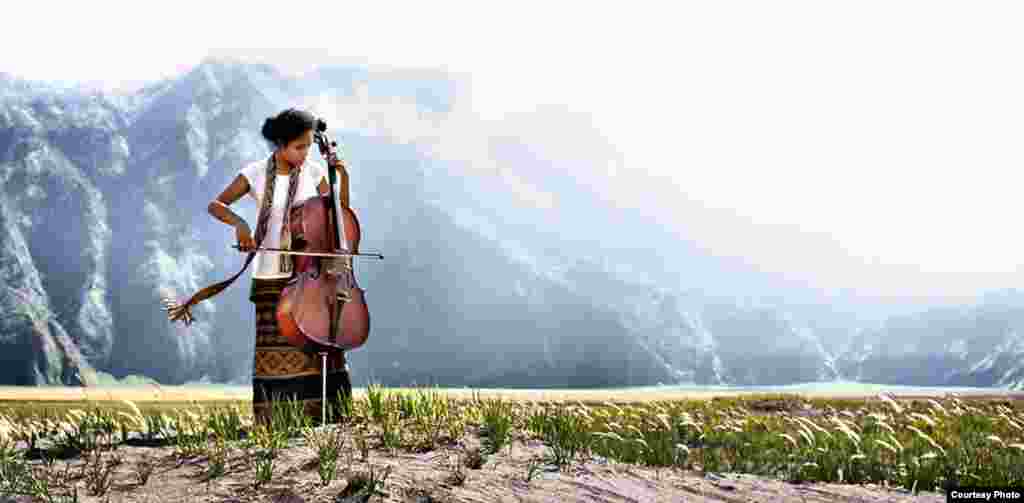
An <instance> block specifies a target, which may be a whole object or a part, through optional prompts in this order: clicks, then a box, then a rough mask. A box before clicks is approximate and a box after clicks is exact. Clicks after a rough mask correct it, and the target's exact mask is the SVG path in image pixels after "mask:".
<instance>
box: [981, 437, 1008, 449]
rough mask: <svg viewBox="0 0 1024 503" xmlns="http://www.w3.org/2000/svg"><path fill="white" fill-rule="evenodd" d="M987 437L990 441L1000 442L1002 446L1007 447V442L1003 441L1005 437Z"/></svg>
mask: <svg viewBox="0 0 1024 503" xmlns="http://www.w3.org/2000/svg"><path fill="white" fill-rule="evenodd" d="M985 439H986V440H988V441H990V442H994V443H997V444H999V446H1000V447H1003V448H1006V442H1003V439H1001V438H999V437H997V436H995V435H989V436H987V437H985Z"/></svg>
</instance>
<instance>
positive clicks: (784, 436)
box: [778, 433, 799, 448]
mask: <svg viewBox="0 0 1024 503" xmlns="http://www.w3.org/2000/svg"><path fill="white" fill-rule="evenodd" d="M778 435H779V436H780V437H782V438H784V439H786V440H787V441H789V443H790V444H792V445H793V447H794V448H797V447H799V445H798V444H797V442H796V439H795V438H793V436H792V435H790V434H789V433H779V434H778Z"/></svg>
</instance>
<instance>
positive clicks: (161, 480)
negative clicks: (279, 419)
mask: <svg viewBox="0 0 1024 503" xmlns="http://www.w3.org/2000/svg"><path fill="white" fill-rule="evenodd" d="M29 390H31V397H27V396H25V394H26V393H25V392H27V391H29ZM83 391H84V393H87V394H88V396H87V397H88V398H91V399H93V400H104V399H111V400H121V399H126V398H127V399H129V400H146V399H152V397H153V392H154V390H148V391H147V390H142V391H139V392H137V393H138V394H137V396H136V395H134V394H132V393H121V392H117V393H112V392H111V393H109V394H108V392H106V391H97V390H88V389H85V390H82V389H77V390H76V389H70V390H64V389H60V388H55V389H53V390H48V391H47V392H46V393H42V392H40V391H39V389H38V388H35V389H32V388H28V389H25V388H22V389H21V390H19V392H18V393H13V392H11V391H10V390H9V389H8V388H4V389H2V390H0V399H5V398H6V399H11V398H14V396H12V395H20V396H18V397H17V398H18V399H36V400H60V399H82V398H83V397H82V396H78V397H77V398H76V397H75V394H76V393H79V394H81V393H83ZM90 391H91V393H90ZM449 391H450V390H445V392H446V393H448V392H449ZM451 391H454V392H453V393H452V394H455V395H459V394H460V393H462V392H463V390H451ZM497 391H498V392H497V393H496V394H491V393H490V392H488V393H480V395H481V396H484V397H489V396H491V397H493V396H504V397H508V398H515V399H519V400H538V401H546V400H568V401H574V400H581V401H584V402H587V401H591V400H594V401H603V400H608V401H613V402H646V401H651V400H673V399H679V398H680V396H679V394H673V393H644V394H642V395H641V396H638V395H637V394H636V393H635V392H633V393H629V394H624V395H622V396H617V395H615V394H614V393H613V394H608V393H600V394H594V393H590V394H588V393H587V392H576V391H575V390H570V391H569V392H564V391H557V392H547V391H540V390H529V391H526V390H523V391H518V390H512V391H511V392H510V391H508V390H497ZM361 393H365V391H363V390H356V391H355V395H356V397H357V398H358V397H359V396H360V394H361ZM464 393H465V395H466V397H467V398H468V397H469V396H470V392H469V391H468V390H465V392H464ZM160 394H161V396H162V398H163V399H166V400H180V399H185V400H187V399H193V398H194V399H217V398H236V397H235V396H220V395H217V396H211V394H210V393H208V392H207V393H205V394H203V396H199V395H198V394H197V393H196V392H195V391H194V390H184V391H182V390H175V389H174V388H168V387H163V388H161V389H160ZM214 395H216V394H214ZM685 395H686V396H684V397H683V398H707V397H702V396H694V395H695V394H694V393H692V392H687V393H685ZM715 395H716V396H721V395H722V393H715ZM1013 395H1016V396H1011V394H992V395H989V396H986V397H985V398H1002V399H1007V398H1011V399H1021V398H1022V395H1024V394H1013ZM829 396H834V395H829ZM900 398H910V397H900ZM914 398H917V397H914ZM975 398H980V397H975ZM467 433H469V434H468V435H467V436H466V437H464V438H463V440H462V441H461V442H460V443H458V444H456V445H451V446H446V447H443V448H440V449H438V450H435V451H432V452H428V453H423V454H409V453H404V452H395V453H391V452H388V451H386V450H383V449H377V450H371V451H370V454H369V459H368V462H362V460H361V459H360V458H359V456H360V455H359V453H358V452H357V449H356V448H355V444H354V442H353V440H352V437H351V436H349V435H346V440H345V444H344V445H345V448H344V449H343V454H342V457H341V459H339V463H338V475H337V477H336V479H335V480H334V481H333V482H331V483H330V484H329V485H328V486H326V487H323V486H321V485H320V482H319V475H318V473H317V466H316V462H315V459H316V457H315V455H316V454H315V452H314V451H313V450H312V448H310V447H309V446H307V445H306V443H305V440H303V439H293V440H292V441H291V442H290V443H289V447H288V448H287V449H285V450H284V451H282V452H281V453H280V455H279V456H280V457H279V459H278V460H276V461H275V465H274V475H273V480H272V482H270V483H268V484H266V485H264V486H263V487H262V488H260V489H259V490H256V489H254V488H253V481H254V478H255V476H254V470H253V467H252V466H250V465H249V464H248V463H247V460H248V459H251V458H249V457H248V456H246V455H245V454H244V453H242V452H239V451H237V450H236V451H232V452H231V453H230V455H229V458H228V467H227V473H226V474H225V475H223V476H221V477H219V478H216V479H213V480H206V478H205V476H204V474H203V470H204V469H205V468H206V467H207V461H206V459H205V458H202V457H197V458H193V459H186V460H176V458H175V457H174V456H173V452H172V451H173V448H172V447H140V446H121V447H120V448H119V449H118V450H117V451H116V452H115V454H116V455H117V456H118V457H120V459H121V463H120V464H118V465H117V466H116V467H115V469H114V470H115V471H114V475H113V477H112V478H113V485H112V487H111V489H110V491H109V493H108V494H107V495H105V496H102V497H98V496H91V495H87V494H86V492H85V491H84V488H85V483H84V481H83V480H79V481H78V482H77V484H78V486H79V487H80V492H79V494H80V496H83V497H82V498H81V500H80V501H83V502H105V501H110V502H154V503H156V502H167V503H174V502H188V503H213V502H218V503H220V502H224V503H227V502H233V503H250V502H283V503H305V502H335V503H337V502H342V503H353V502H355V501H366V500H365V499H354V498H349V499H340V498H338V497H337V495H338V494H339V493H341V492H342V490H343V489H344V488H345V486H346V485H347V483H348V479H349V477H350V476H351V475H352V474H354V473H356V472H360V471H361V472H369V471H370V470H371V469H372V470H373V472H374V474H375V475H376V478H377V479H381V478H384V479H385V480H384V483H383V484H382V486H381V487H382V489H381V490H382V491H383V493H384V494H383V495H378V496H374V497H372V498H371V499H370V501H371V502H377V501H382V502H389V503H396V502H412V503H430V502H448V501H451V502H466V503H469V502H474V503H504V502H536V503H548V502H552V503H554V502H558V503H562V502H584V503H620V502H621V503H647V502H651V503H653V502H658V503H661V502H666V503H667V502H728V503H739V502H748V501H766V502H767V501H798V502H806V503H814V502H821V503H825V502H827V503H845V502H911V501H913V502H940V501H945V500H946V498H945V495H943V494H939V493H927V494H918V495H912V494H910V493H909V492H908V491H905V490H899V489H891V488H885V487H878V486H858V485H839V484H821V483H814V484H791V483H786V482H782V481H777V480H770V479H764V478H758V477H752V476H747V475H740V474H721V475H709V476H704V475H701V474H700V473H696V472H684V473H680V472H677V471H673V470H671V469H667V468H662V469H654V468H645V467H639V466H633V465H627V464H620V463H614V462H608V461H607V460H604V459H601V458H596V459H590V460H589V461H587V462H585V463H582V462H576V463H573V464H572V465H571V467H569V468H567V469H563V470H562V471H559V470H558V469H557V468H556V467H554V466H551V465H544V464H540V465H539V466H540V468H539V470H537V471H536V472H535V473H534V475H533V477H532V479H531V481H529V482H527V481H526V478H527V474H528V467H529V465H530V463H531V461H533V462H534V463H537V462H538V460H539V459H541V457H542V456H543V455H544V454H545V452H546V448H545V447H544V446H543V444H542V443H541V442H539V441H537V440H527V439H525V438H524V437H520V436H514V437H513V439H512V443H511V447H509V446H506V447H504V448H502V450H501V451H500V452H499V453H497V454H494V455H491V456H489V457H488V458H487V459H486V461H485V462H484V463H483V465H482V466H481V467H480V468H479V469H471V468H467V467H465V466H464V465H462V463H461V462H462V461H463V459H464V455H465V453H466V452H470V451H473V450H474V449H479V448H480V436H479V435H478V434H476V433H477V432H467ZM350 456H351V462H350ZM143 457H148V458H149V459H152V460H154V461H155V463H156V469H155V471H154V472H153V474H152V476H151V478H150V479H149V481H148V483H147V484H145V485H140V484H139V482H138V479H137V477H136V466H137V463H138V461H139V460H140V459H143ZM36 463H39V462H38V461H36ZM64 463H65V461H57V465H56V466H57V467H58V469H60V468H64V467H65V465H64ZM68 463H70V465H71V471H72V473H75V472H77V471H78V470H79V469H80V468H81V466H82V465H83V464H84V461H83V460H79V459H72V460H70V461H69V462H68ZM454 466H460V468H459V471H461V473H462V474H464V476H465V478H464V479H463V480H462V481H461V483H459V482H458V480H457V479H458V477H456V478H455V479H453V472H456V470H455V469H454V468H453V467H454ZM5 501H19V502H21V501H26V502H27V501H28V499H10V498H9V499H6V500H5V499H3V498H2V497H0V503H3V502H5Z"/></svg>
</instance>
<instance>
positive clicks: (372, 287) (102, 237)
mask: <svg viewBox="0 0 1024 503" xmlns="http://www.w3.org/2000/svg"><path fill="white" fill-rule="evenodd" d="M457 89H458V85H457V83H456V82H453V81H452V80H451V79H450V78H449V76H447V75H446V74H444V73H441V72H437V73H429V72H424V71H416V72H406V73H403V72H389V73H386V74H381V73H377V72H371V71H369V70H367V69H364V68H349V67H326V68H321V69H319V70H318V71H316V72H313V73H310V74H307V75H304V76H302V77H300V78H294V77H286V76H284V75H281V74H280V73H278V72H277V71H276V70H275V69H274V68H273V67H271V66H267V65H258V64H249V63H240V62H235V61H230V60H225V59H208V60H205V61H203V62H202V63H201V64H199V65H197V66H196V67H195V68H193V69H192V70H191V71H190V72H188V73H187V74H185V75H183V76H181V77H178V78H173V79H166V80H162V81H159V82H155V83H152V84H150V85H148V86H146V87H143V88H141V89H139V90H138V91H136V92H133V93H121V94H112V93H107V92H100V91H90V92H86V91H82V90H76V89H67V88H60V87H57V86H53V85H48V84H46V83H42V82H31V81H25V80H21V79H16V78H13V77H10V76H6V75H2V74H0V271H3V273H4V277H5V278H7V281H6V284H5V285H4V286H3V288H0V306H2V307H3V308H4V309H3V310H2V312H3V313H4V314H3V315H0V346H2V347H3V351H0V360H2V361H3V362H4V363H7V365H3V366H2V367H0V384H25V385H32V384H55V383H63V384H68V385H94V384H98V383H103V382H111V381H114V380H134V379H139V378H141V379H144V380H145V379H149V380H155V381H158V382H161V383H184V382H189V381H206V382H222V383H234V384H247V383H248V382H249V379H250V375H251V372H252V347H253V336H252V331H253V312H252V305H251V304H250V303H249V301H248V280H249V273H250V272H251V271H247V272H246V274H245V275H244V276H243V277H242V278H240V279H239V280H238V281H237V282H236V283H235V284H233V285H232V286H231V287H230V288H229V289H228V290H226V291H225V292H223V293H221V294H220V295H218V296H217V297H214V298H213V299H211V300H208V301H207V302H204V303H202V304H200V305H199V306H197V307H196V308H195V315H196V318H197V321H196V323H194V324H193V325H192V326H191V327H188V328H185V327H183V326H181V325H172V324H170V323H169V322H168V321H167V319H166V317H165V315H164V312H163V311H162V309H161V304H160V298H161V297H163V296H165V295H171V296H174V297H176V298H179V299H183V298H184V297H185V296H187V295H190V294H191V293H193V292H195V291H196V290H198V289H199V288H201V287H203V286H206V285H208V284H210V283H213V282H216V281H219V280H221V279H224V278H227V277H228V276H230V275H232V274H234V273H235V272H237V270H238V268H240V267H241V265H242V263H243V262H244V260H243V256H241V255H240V254H237V253H232V252H231V250H230V248H228V245H229V244H230V243H231V242H233V240H234V236H233V232H232V231H231V229H229V228H228V227H227V226H225V225H224V224H222V223H221V222H219V221H216V220H215V219H213V218H212V217H210V216H209V215H208V214H207V213H206V210H205V209H206V205H207V203H208V202H209V201H210V200H212V199H213V198H214V197H216V195H217V194H218V193H219V192H220V191H221V190H222V189H223V187H224V186H226V185H227V184H228V183H229V182H230V181H231V180H232V179H233V178H234V177H235V175H236V174H237V172H238V170H239V169H240V168H241V167H242V166H243V165H244V164H245V163H248V162H251V161H253V160H258V159H261V158H265V157H266V156H267V155H269V151H267V147H266V145H265V143H264V141H263V140H262V138H261V137H260V135H259V131H260V126H261V125H262V123H263V120H264V118H266V117H268V116H271V115H274V114H276V113H277V112H278V111H280V110H281V109H283V108H285V107H287V106H292V104H293V103H294V101H295V100H296V99H299V97H310V96H313V97H317V99H321V100H326V101H327V102H328V103H332V102H333V103H344V104H345V105H346V106H348V107H349V108H344V107H339V109H342V110H354V109H353V108H352V107H353V106H362V107H364V108H363V110H370V112H369V113H370V114H371V115H372V111H373V110H375V109H374V108H373V107H375V106H384V105H381V104H386V105H387V106H392V107H395V106H399V105H400V106H402V107H406V108H405V109H401V110H402V113H407V114H409V115H424V116H429V117H436V118H442V119H443V118H444V117H445V116H446V114H449V113H451V111H452V110H453V104H454V102H455V100H456V99H457ZM396 103H398V104H399V105H395V104H396ZM388 110H395V109H388ZM352 123H354V124H358V123H359V121H352ZM332 131H333V132H334V136H335V137H336V138H339V139H340V140H342V142H343V144H344V148H343V154H344V156H345V158H346V161H347V163H348V164H349V165H350V166H352V169H351V171H352V197H353V206H354V209H355V210H356V212H357V213H358V215H359V218H360V223H361V227H362V234H363V242H362V247H363V248H364V250H367V251H379V252H381V253H382V254H383V255H384V256H385V260H383V261H363V262H359V263H358V264H357V266H356V270H357V275H358V277H359V282H360V284H361V285H362V286H363V287H364V288H365V289H366V299H367V302H368V304H369V306H370V310H371V315H372V317H373V331H372V333H371V336H370V340H369V342H368V343H367V345H366V346H364V347H363V348H360V349H359V350H356V351H353V352H352V353H351V354H350V355H349V360H350V366H351V368H352V371H353V380H354V383H355V384H356V385H360V384H361V383H365V382H367V381H368V380H371V379H372V380H373V381H375V382H381V383H383V384H385V385H400V384H410V383H414V382H418V383H428V382H430V383H439V384H443V385H450V386H463V385H466V386H487V387H498V386H532V387H545V386H551V387H591V386H599V387H610V386H638V385H649V384H655V383H658V382H661V383H666V384H670V383H694V384H788V383H793V382H806V381H822V380H832V379H860V380H864V381H871V382H883V383H913V384H950V385H951V384H970V385H977V386H1005V387H1021V386H1022V383H1024V373H1022V370H1021V363H1020V362H1021V361H1022V358H1021V356H1022V355H1021V353H1022V351H1024V349H1022V348H1024V344H1022V342H1021V338H1020V335H1019V334H1021V333H1022V332H1021V321H1022V319H1024V302H1022V301H1021V298H1022V294H1021V293H1020V292H1019V291H1015V290H1008V291H1004V292H1000V293H998V294H992V295H989V296H988V297H985V298H983V299H979V302H978V303H977V304H976V305H971V306H954V307H949V306H945V307H936V306H908V305H901V306H895V305H884V304H880V303H871V302H869V301H867V300H864V299H857V298H846V297H840V298H834V297H824V296H822V295H821V294H820V293H819V292H817V291H816V290H813V289H811V288H808V287H805V286H801V285H794V284H792V283H790V282H788V281H787V279H786V278H785V277H782V276H779V275H769V274H766V273H763V272H761V271H758V270H756V269H754V268H753V267H752V266H750V265H748V264H745V263H743V262H741V261H739V260H735V259H728V258H722V257H716V256H713V255H711V254H709V253H707V252H706V251H703V250H702V248H700V247H699V246H698V245H697V243H693V242H689V241H685V240H680V239H679V238H678V237H675V236H672V235H670V234H669V233H667V232H666V231H665V230H664V229H662V228H661V227H660V226H658V225H655V224H653V223H652V222H650V221H648V220H646V219H645V217H644V215H643V214H642V213H640V212H638V211H633V210H621V209H613V208H610V207H609V206H608V205H607V204H604V203H602V202H601V201H600V199H599V198H598V197H597V196H596V195H595V194H593V193H591V192H590V191H589V189H588V188H587V187H586V185H585V184H584V183H582V182H581V181H580V180H577V179H575V178H574V177H573V176H572V175H571V173H569V172H568V171H565V170H559V169H558V167H557V166H552V167H551V169H549V170H547V171H545V173H544V179H543V183H544V188H545V189H546V190H550V191H554V192H557V193H558V194H559V196H560V206H559V209H558V210H557V211H552V210H545V209H543V208H537V207H531V206H528V205H523V204H522V203H521V202H519V201H518V200H517V199H516V198H515V197H513V196H512V194H511V193H510V191H508V190H504V189H503V187H502V186H501V185H500V184H497V183H496V182H495V181H494V179H492V178H487V177H483V176H470V175H467V174H466V173H465V172H463V171H460V170H458V169H454V168H453V167H452V165H451V164H450V163H447V162H442V161H438V160H436V159H431V158H428V157H427V156H425V155H424V154H423V153H422V152H421V151H420V150H419V149H418V148H417V147H416V146H415V144H414V142H408V141H403V140H402V138H400V137H396V136H395V135H390V136H389V135H384V134H380V133H379V132H375V130H374V129H373V128H367V127H363V126H352V127H350V128H344V127H341V128H338V129H337V130H335V128H334V127H332ZM398 136H400V135H398ZM490 141H491V146H492V147H493V148H494V149H495V150H496V151H500V152H502V155H509V156H517V158H520V157H521V158H523V159H527V156H528V155H529V151H528V148H527V147H526V146H523V145H519V144H517V143H516V142H515V141H514V140H510V139H508V138H493V139H491V140H490ZM314 156H315V157H314ZM307 162H322V160H320V159H319V153H318V152H316V149H313V153H312V154H311V158H310V159H309V160H307ZM234 208H235V209H236V211H237V212H239V213H240V214H241V215H242V216H243V217H245V218H246V219H247V220H248V221H250V222H254V221H255V217H256V208H255V205H254V204H253V203H252V202H251V200H249V199H248V198H246V199H243V200H242V201H240V202H239V203H236V204H235V206H234ZM594 221H601V222H606V223H607V227H606V228H605V229H604V230H603V232H604V233H603V234H598V235H592V234H587V233H586V232H585V231H584V230H582V229H585V228H592V227H593V226H592V225H585V224H587V223H593V222H594Z"/></svg>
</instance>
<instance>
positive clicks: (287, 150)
mask: <svg viewBox="0 0 1024 503" xmlns="http://www.w3.org/2000/svg"><path fill="white" fill-rule="evenodd" d="M312 144H313V130H312V129H308V130H306V132H305V133H303V134H302V136H299V137H298V138H296V139H294V140H292V141H291V142H289V143H288V144H287V145H285V146H284V148H283V149H281V157H283V158H284V160H285V161H287V162H288V164H291V165H292V167H296V168H297V167H299V166H301V165H302V163H304V162H306V155H308V154H309V147H310V145H312Z"/></svg>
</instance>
